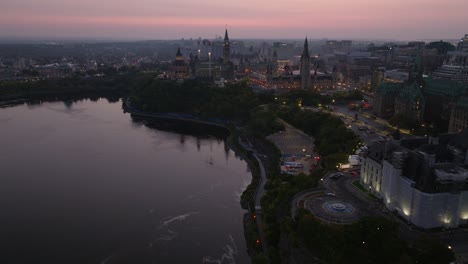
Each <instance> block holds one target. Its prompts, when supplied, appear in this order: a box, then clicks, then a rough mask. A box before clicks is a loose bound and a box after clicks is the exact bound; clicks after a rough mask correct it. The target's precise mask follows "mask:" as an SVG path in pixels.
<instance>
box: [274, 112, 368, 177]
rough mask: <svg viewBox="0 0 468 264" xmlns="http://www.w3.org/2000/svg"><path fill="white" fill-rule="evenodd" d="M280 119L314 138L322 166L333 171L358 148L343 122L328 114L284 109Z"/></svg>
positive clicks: (358, 141) (352, 135) (351, 133)
mask: <svg viewBox="0 0 468 264" xmlns="http://www.w3.org/2000/svg"><path fill="white" fill-rule="evenodd" d="M279 115H280V117H281V118H282V119H283V120H285V121H286V122H288V123H290V124H291V125H293V126H294V127H297V128H299V129H301V130H302V131H304V132H305V133H307V134H308V135H310V136H312V137H314V138H315V146H316V148H317V151H318V153H319V154H320V156H321V157H322V165H323V166H324V167H325V168H327V169H334V168H335V166H336V165H337V163H346V162H347V158H348V155H349V154H352V153H353V152H354V150H356V148H357V147H358V146H359V144H360V139H359V137H358V136H356V134H354V132H353V131H351V130H349V129H347V128H346V126H345V125H344V123H343V121H342V120H341V119H339V118H338V117H335V116H332V115H330V114H329V113H322V112H315V111H307V110H300V109H298V108H289V109H284V110H283V111H280V112H279Z"/></svg>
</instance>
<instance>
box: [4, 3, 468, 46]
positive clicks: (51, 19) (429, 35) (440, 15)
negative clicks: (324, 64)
mask: <svg viewBox="0 0 468 264" xmlns="http://www.w3.org/2000/svg"><path fill="white" fill-rule="evenodd" d="M467 10H468V1H467V0H444V1H441V0H391V1H385V0H373V1H372V0H254V1H252V0H250V1H248V0H232V1H213V0H131V1H130V0H98V1H97V0H79V1H74V0H2V1H1V2H0V37H20V38H35V37H41V38H58V39H59V38H96V39H129V40H130V39H132V40H133V39H178V38H182V37H185V38H190V37H193V38H196V37H199V36H201V37H204V38H211V37H214V36H215V35H216V34H218V35H221V34H223V30H224V27H225V25H226V24H227V25H228V28H229V30H230V35H231V36H232V38H302V37H303V36H304V35H308V36H309V37H310V38H351V39H362V38H376V39H377V38H378V39H406V40H411V39H457V38H460V37H462V36H463V35H464V34H465V33H468V14H467V13H466V12H467Z"/></svg>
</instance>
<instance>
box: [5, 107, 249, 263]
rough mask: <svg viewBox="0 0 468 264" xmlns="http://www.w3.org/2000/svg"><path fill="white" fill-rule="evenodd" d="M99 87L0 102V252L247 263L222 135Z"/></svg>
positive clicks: (244, 171)
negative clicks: (177, 127) (188, 128)
mask: <svg viewBox="0 0 468 264" xmlns="http://www.w3.org/2000/svg"><path fill="white" fill-rule="evenodd" d="M96 99H97V98H95V99H93V100H89V99H82V100H75V101H69V100H68V101H65V102H61V101H56V102H42V103H35V104H30V103H29V104H26V103H25V104H19V105H14V106H9V107H3V108H0V170H1V171H0V209H1V210H2V212H1V214H0V216H1V217H0V234H1V235H0V243H1V244H0V246H1V247H2V252H3V253H2V254H1V255H0V263H12V264H13V263H15V264H16V263H80V264H83V263H100V264H101V263H102V264H114V263H137V264H138V263H249V258H248V256H247V253H246V244H245V239H244V234H243V225H242V219H243V215H244V213H245V211H244V210H242V209H241V207H240V202H239V201H240V194H241V193H242V191H243V190H244V189H245V188H246V186H247V185H248V183H249V182H250V180H251V174H250V172H249V170H248V167H247V164H246V162H245V161H243V160H241V159H240V158H239V157H237V156H236V155H235V154H234V152H233V151H231V150H229V149H228V148H227V147H226V145H225V140H224V138H223V137H220V136H219V135H216V136H214V135H212V132H211V131H210V130H207V132H206V133H205V134H204V133H197V135H193V134H192V135H191V134H186V133H185V134H184V133H180V131H179V132H170V131H164V130H161V129H158V125H156V126H155V125H147V124H145V123H144V122H141V121H135V120H133V119H132V118H131V117H130V115H129V114H128V113H124V112H123V110H122V103H121V101H115V100H106V99H104V98H99V99H97V100H96ZM155 127H156V128H155ZM203 131H204V130H202V132H203ZM208 131H209V132H208ZM198 132H200V131H198Z"/></svg>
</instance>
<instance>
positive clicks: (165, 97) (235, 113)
mask: <svg viewBox="0 0 468 264" xmlns="http://www.w3.org/2000/svg"><path fill="white" fill-rule="evenodd" d="M131 102H132V104H133V105H135V106H136V107H138V108H139V109H140V110H143V111H150V112H176V113H189V114H193V115H197V116H203V117H210V118H222V119H228V120H236V121H244V120H247V119H248V118H249V117H250V115H251V111H252V110H253V109H254V108H255V107H256V106H257V105H258V100H257V98H256V96H255V94H254V93H253V92H252V90H251V89H250V88H249V87H248V86H247V85H246V84H245V83H236V84H228V85H226V87H217V86H213V85H207V84H203V83H200V82H197V81H184V82H183V83H176V82H173V81H162V80H156V79H150V80H146V81H145V82H141V83H140V84H139V85H136V87H135V88H134V90H133V95H132V97H131Z"/></svg>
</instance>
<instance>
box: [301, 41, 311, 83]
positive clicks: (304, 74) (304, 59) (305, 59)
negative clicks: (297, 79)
mask: <svg viewBox="0 0 468 264" xmlns="http://www.w3.org/2000/svg"><path fill="white" fill-rule="evenodd" d="M301 88H302V89H309V88H310V55H309V44H308V42H307V37H306V38H305V41H304V50H303V51H302V55H301Z"/></svg>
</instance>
